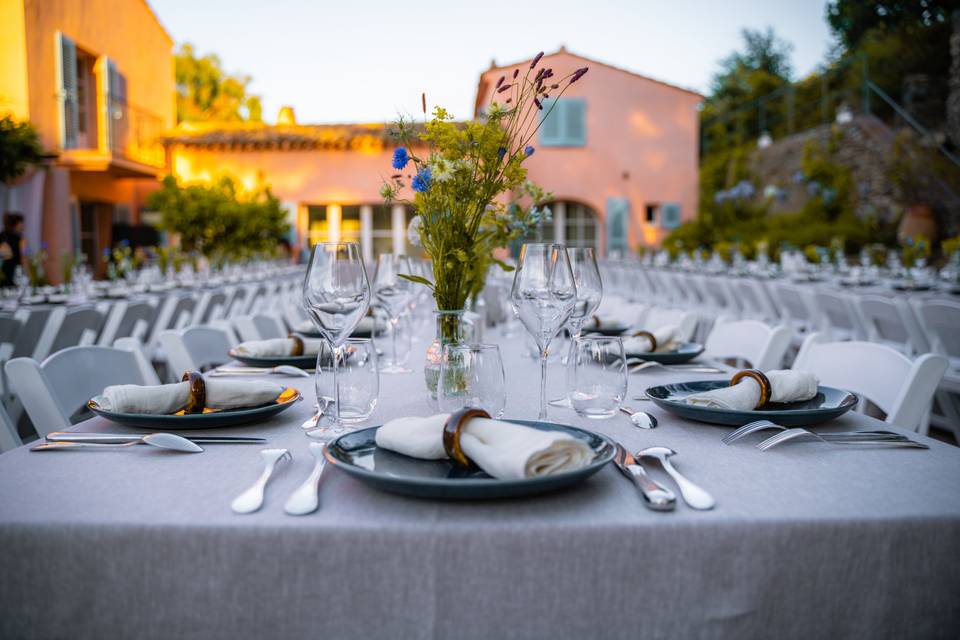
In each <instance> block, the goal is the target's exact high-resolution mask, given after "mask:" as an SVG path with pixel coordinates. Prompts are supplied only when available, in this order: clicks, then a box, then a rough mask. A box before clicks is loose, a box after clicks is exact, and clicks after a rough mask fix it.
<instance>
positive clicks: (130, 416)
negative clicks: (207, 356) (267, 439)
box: [87, 387, 303, 431]
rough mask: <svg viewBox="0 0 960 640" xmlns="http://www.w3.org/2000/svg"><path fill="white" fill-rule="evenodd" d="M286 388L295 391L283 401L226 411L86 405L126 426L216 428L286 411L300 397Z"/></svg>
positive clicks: (252, 420)
mask: <svg viewBox="0 0 960 640" xmlns="http://www.w3.org/2000/svg"><path fill="white" fill-rule="evenodd" d="M290 389H291V390H292V391H294V392H296V394H295V395H294V396H293V397H291V398H290V399H289V400H284V401H283V402H271V403H270V404H264V405H261V406H259V407H248V408H245V409H232V410H230V411H214V412H211V413H187V414H183V415H152V414H146V413H117V412H114V411H106V410H104V409H101V408H100V407H99V406H97V404H96V402H95V400H96V398H93V399H92V400H90V401H89V402H88V403H87V408H89V409H90V411H93V412H94V413H95V414H97V415H98V416H102V417H104V418H106V419H107V420H110V421H111V422H116V423H118V424H122V425H125V426H128V427H138V428H140V429H153V430H155V431H178V430H180V429H216V428H219V427H232V426H235V425H238V424H246V423H248V422H257V421H260V420H266V419H267V418H270V417H271V416H273V415H276V414H278V413H280V412H281V411H286V410H287V409H289V408H290V407H292V406H293V405H294V404H295V403H296V402H297V401H298V400H300V399H301V398H302V397H303V396H302V395H300V392H299V391H297V390H296V389H293V387H290Z"/></svg>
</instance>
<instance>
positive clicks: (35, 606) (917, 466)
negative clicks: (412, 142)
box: [0, 338, 960, 640]
mask: <svg viewBox="0 0 960 640" xmlns="http://www.w3.org/2000/svg"><path fill="white" fill-rule="evenodd" d="M494 339H495V340H498V341H499V342H500V343H501V346H502V350H503V357H504V361H505V365H506V369H507V380H508V404H507V415H508V417H520V418H530V417H533V416H535V414H536V402H537V364H536V363H535V362H534V361H533V360H531V359H529V358H527V357H525V356H522V355H520V354H519V353H518V349H517V348H516V345H517V344H518V343H519V340H517V339H516V338H514V339H513V340H511V341H505V340H503V339H502V338H494ZM508 344H509V345H510V347H509V348H508V347H507V345H508ZM424 347H425V343H424V342H420V343H419V344H417V343H415V346H414V348H415V351H414V356H413V357H412V359H415V360H419V354H420V353H422V350H423V348H424ZM703 377H709V376H703V375H702V374H692V375H691V374H687V375H684V374H676V373H672V372H671V373H665V372H663V371H660V372H649V371H647V372H644V373H639V374H634V375H632V376H631V381H630V384H631V394H632V395H635V394H639V393H642V391H643V389H644V388H645V387H646V386H649V385H651V384H659V383H664V382H669V381H679V380H681V379H690V378H703ZM562 378H563V368H562V367H561V366H560V365H559V364H556V363H555V364H552V365H551V367H550V386H551V388H552V389H553V391H552V393H553V394H554V395H556V394H557V393H558V392H559V390H560V388H561V386H562ZM274 379H275V380H277V381H279V380H283V381H285V382H287V383H288V384H292V385H295V386H297V387H298V388H299V389H300V390H301V391H302V392H303V393H304V395H305V396H306V397H305V401H303V402H300V403H299V404H298V405H297V406H295V407H294V408H292V409H290V410H288V411H286V412H285V413H282V414H280V415H279V416H278V417H276V418H274V419H272V420H270V421H269V422H265V423H262V424H255V425H251V426H247V427H240V428H234V429H228V430H225V431H226V432H227V433H230V434H235V435H244V434H246V435H262V436H264V437H266V438H268V440H269V444H268V445H267V446H270V447H287V448H289V449H290V451H291V453H292V454H293V461H292V463H290V464H288V465H286V466H283V467H280V468H279V469H278V473H277V474H276V476H275V478H274V480H273V481H272V482H271V484H270V486H269V487H268V491H267V502H266V505H265V507H264V509H263V510H262V511H260V512H259V513H255V514H252V515H246V516H240V515H235V514H233V513H231V511H230V509H229V504H230V501H231V499H232V498H233V497H234V496H236V495H237V494H238V493H239V492H240V491H241V490H243V489H244V488H245V487H247V486H248V485H249V484H250V483H251V482H252V481H253V480H254V479H255V478H256V477H257V475H258V474H259V473H260V470H261V462H260V459H259V453H258V452H259V450H260V448H261V447H258V446H239V445H236V446H235V445H208V446H206V451H205V452H204V453H202V454H198V455H185V454H177V453H172V452H165V451H158V450H155V449H152V448H151V447H135V448H133V450H129V449H128V450H121V451H106V452H99V451H93V452H90V451H84V452H57V453H47V454H39V453H31V452H30V451H29V450H28V447H29V445H28V446H27V447H22V448H20V449H18V450H15V451H12V452H9V453H6V454H4V455H3V456H0V637H3V638H71V639H72V638H98V639H100V638H133V637H136V638H158V639H159V638H164V639H165V638H198V639H201V638H202V639H207V640H209V639H218V638H223V639H234V638H308V637H309V638H353V637H357V638H369V639H375V638H460V639H471V638H491V637H503V638H545V637H550V638H637V637H642V638H667V637H670V638H694V637H700V638H703V637H736V638H752V637H765V638H766V637H777V638H805V639H806V638H818V637H845V638H902V637H916V638H919V637H930V638H937V637H942V638H955V637H957V631H958V629H960V599H958V597H957V594H958V593H960V555H958V553H957V542H958V541H960V449H958V448H956V447H953V446H950V445H947V444H944V443H941V442H936V441H933V440H929V439H926V438H922V437H921V436H915V437H920V438H921V439H923V440H924V441H925V442H928V443H929V444H930V447H931V448H930V449H929V450H926V451H924V450H894V451H891V450H879V449H867V450H858V451H850V450H842V449H840V448H839V447H836V448H831V447H827V446H826V445H822V444H817V443H796V444H790V445H786V446H783V447H782V448H779V449H774V450H771V451H769V452H766V453H761V452H760V451H758V450H757V449H756V448H755V447H753V446H752V445H753V444H754V443H755V442H756V441H757V438H758V436H755V437H754V438H753V439H750V440H749V441H744V442H741V443H737V444H735V445H733V446H724V445H723V444H721V443H720V438H721V437H722V436H723V435H724V434H725V433H727V429H725V428H720V427H715V426H710V425H705V424H698V423H693V422H688V421H684V420H680V419H677V418H673V417H671V416H670V415H669V414H666V413H665V412H663V411H660V410H658V409H656V408H655V407H652V406H651V404H650V403H647V402H632V403H631V404H633V405H635V406H637V407H642V408H647V409H649V410H650V411H651V412H653V413H654V414H655V415H657V417H658V418H659V420H660V426H659V428H657V429H655V430H652V431H643V430H639V429H637V428H635V427H633V426H632V425H630V423H629V421H628V419H627V417H626V416H625V415H619V416H617V417H616V418H613V419H610V420H606V421H589V420H584V419H580V418H578V417H577V416H576V415H575V414H574V413H572V412H571V411H569V410H564V409H558V408H551V411H550V418H551V419H552V420H555V421H559V422H565V423H569V424H574V425H578V426H583V427H586V428H589V429H594V430H596V431H600V432H602V433H605V434H608V435H610V436H612V437H614V438H615V439H617V440H619V441H620V442H622V443H624V444H625V445H626V446H627V447H628V448H630V449H632V450H637V449H639V448H642V447H645V446H650V445H654V444H656V445H665V446H669V447H672V448H673V449H675V450H676V451H677V452H678V455H677V457H675V458H674V460H675V461H676V464H677V466H678V468H679V469H680V470H681V471H683V472H685V473H686V474H687V475H688V476H689V477H690V478H691V479H693V480H694V481H695V482H697V483H699V484H701V485H702V486H704V487H705V488H707V489H708V490H709V491H710V492H712V493H713V494H714V496H715V497H716V499H717V502H718V505H717V507H716V509H715V510H713V511H708V512H701V511H694V510H692V509H690V508H688V507H686V506H685V505H683V504H679V505H678V507H677V510H676V511H675V512H673V513H657V512H653V511H649V510H647V509H645V508H644V506H643V503H642V499H641V498H640V496H639V495H638V494H637V492H636V490H635V489H634V487H633V486H632V485H631V484H630V483H629V482H628V481H627V480H626V479H625V478H623V477H622V476H621V475H620V474H619V473H618V472H617V470H616V469H615V468H613V467H612V466H609V467H608V468H606V469H604V470H602V471H601V472H600V473H599V474H597V475H596V476H594V477H593V478H591V479H590V480H588V481H587V482H585V483H583V484H582V485H580V486H578V487H575V488H573V489H572V490H567V491H564V492H560V493H554V494H548V495H544V496H540V497H535V498H527V499H514V500H506V501H481V502H440V501H431V500H418V499H413V498H404V497H399V496H394V495H390V494H386V493H381V492H378V491H376V490H373V489H371V488H368V487H367V486H365V485H363V484H361V483H360V482H358V481H356V480H354V479H353V478H350V477H347V476H346V475H345V474H343V473H342V472H340V471H339V470H337V469H334V468H331V467H329V466H328V468H327V469H326V470H325V472H324V475H323V478H322V482H321V490H320V504H321V506H320V509H319V510H318V511H317V512H316V513H314V514H312V515H309V516H305V517H292V516H287V515H284V513H283V503H284V502H285V500H286V498H287V496H288V495H289V494H290V492H291V491H292V490H293V489H294V488H295V487H296V486H298V485H299V484H300V483H301V482H302V481H303V480H304V479H305V478H306V476H307V474H308V473H309V470H310V468H311V466H312V459H311V457H310V455H309V453H308V442H310V440H309V439H308V438H306V437H305V436H304V435H303V433H302V432H301V430H300V428H299V424H300V423H301V422H302V421H303V420H304V419H305V418H306V417H307V416H308V415H309V413H310V411H311V407H312V405H313V399H314V398H315V393H314V391H313V384H312V381H311V380H307V379H305V378H304V379H299V378H297V379H293V378H274ZM428 411H429V410H428V407H427V404H426V400H425V392H424V388H423V377H422V373H421V372H419V371H418V372H417V373H415V374H409V375H399V376H397V375H393V376H387V375H384V376H381V402H380V405H379V407H378V408H377V411H376V413H375V415H374V416H373V418H372V419H371V420H370V424H379V423H382V422H383V421H384V420H387V419H389V418H392V417H396V416H401V415H412V414H421V415H426V414H428ZM868 426H877V424H876V423H875V422H874V421H872V420H871V419H870V418H866V417H864V416H860V415H852V414H850V415H848V416H846V417H844V418H843V419H840V420H838V421H836V422H835V423H834V424H833V425H831V428H836V429H850V428H865V427H868ZM77 428H78V429H82V430H110V429H114V430H117V428H116V427H114V426H112V425H111V424H109V423H107V422H105V421H103V420H101V419H92V420H90V421H88V422H86V423H83V424H80V425H78V426H77ZM652 473H653V475H654V477H656V478H657V479H659V480H661V481H663V482H664V483H665V484H667V485H668V486H672V485H671V484H670V482H669V480H667V479H666V477H665V476H664V475H663V473H662V471H660V470H659V469H655V470H653V471H652Z"/></svg>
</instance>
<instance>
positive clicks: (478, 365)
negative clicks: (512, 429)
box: [437, 344, 507, 418]
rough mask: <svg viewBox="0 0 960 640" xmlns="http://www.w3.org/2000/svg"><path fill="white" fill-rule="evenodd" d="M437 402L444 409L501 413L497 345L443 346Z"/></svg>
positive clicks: (502, 381) (504, 395) (502, 385)
mask: <svg viewBox="0 0 960 640" xmlns="http://www.w3.org/2000/svg"><path fill="white" fill-rule="evenodd" d="M437 402H438V404H439V405H440V409H441V410H442V411H445V412H453V411H457V410H458V409H462V408H464V407H479V408H481V409H483V410H484V411H486V412H487V413H489V414H490V415H491V416H492V417H494V418H500V417H501V416H503V409H504V407H505V406H506V404H507V391H506V382H505V376H504V373H503V360H501V359H500V348H499V347H498V346H497V345H495V344H448V345H446V346H444V348H443V358H442V360H441V361H440V381H439V383H438V384H437Z"/></svg>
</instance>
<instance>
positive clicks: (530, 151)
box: [523, 145, 536, 156]
mask: <svg viewBox="0 0 960 640" xmlns="http://www.w3.org/2000/svg"><path fill="white" fill-rule="evenodd" d="M535 151H536V149H534V148H533V147H532V146H530V145H527V146H526V147H524V149H523V152H524V153H525V154H527V155H528V156H532V155H533V154H534V152H535Z"/></svg>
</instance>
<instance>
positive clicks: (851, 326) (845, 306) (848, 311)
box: [813, 289, 866, 340]
mask: <svg viewBox="0 0 960 640" xmlns="http://www.w3.org/2000/svg"><path fill="white" fill-rule="evenodd" d="M813 301H814V305H815V306H816V309H817V311H818V312H819V314H820V317H819V318H818V320H819V322H818V324H819V328H820V330H821V331H822V332H824V333H827V334H828V335H829V336H830V337H831V338H833V339H835V340H844V339H847V340H849V339H863V338H866V332H865V331H864V329H863V328H862V327H861V326H860V318H859V316H858V315H857V312H856V310H855V309H854V306H853V301H852V300H851V299H850V296H847V295H845V294H842V293H838V292H836V291H828V290H825V289H818V290H816V291H814V292H813Z"/></svg>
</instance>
